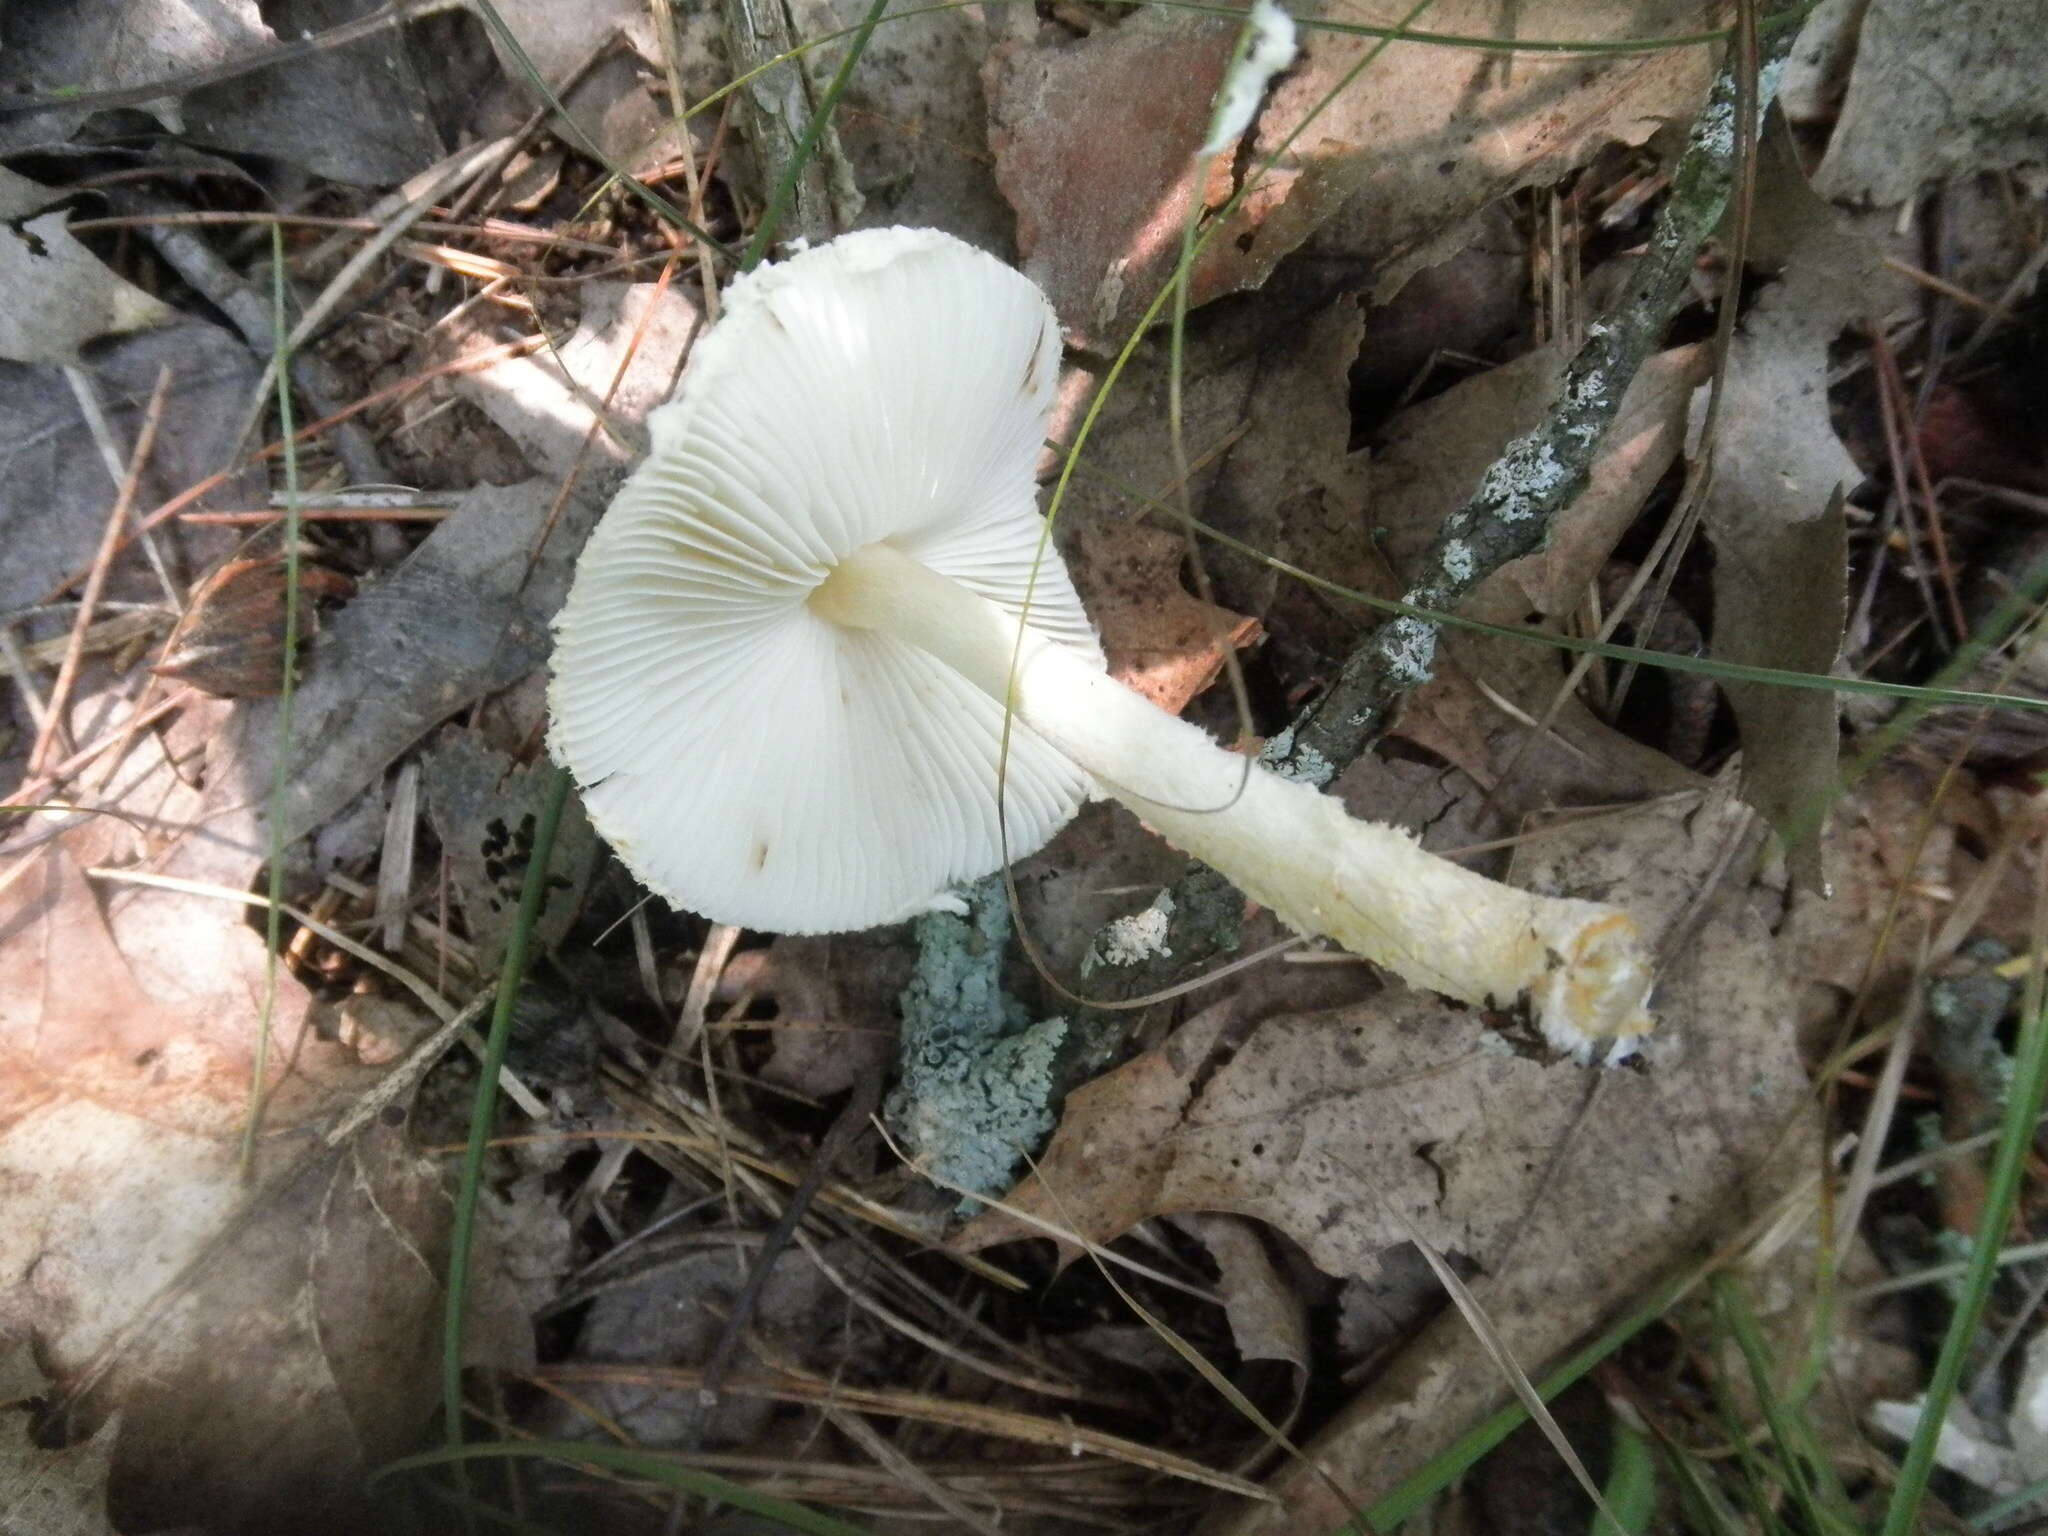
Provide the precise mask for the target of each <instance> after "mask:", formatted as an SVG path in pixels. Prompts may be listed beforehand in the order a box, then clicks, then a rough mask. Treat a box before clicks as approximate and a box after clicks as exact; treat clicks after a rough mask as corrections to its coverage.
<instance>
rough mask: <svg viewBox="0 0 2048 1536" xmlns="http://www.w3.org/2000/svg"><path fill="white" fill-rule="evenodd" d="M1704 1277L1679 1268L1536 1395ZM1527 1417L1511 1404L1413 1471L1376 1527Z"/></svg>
mask: <svg viewBox="0 0 2048 1536" xmlns="http://www.w3.org/2000/svg"><path fill="white" fill-rule="evenodd" d="M1702 1275H1703V1270H1702V1268H1701V1267H1699V1266H1694V1267H1691V1268H1688V1269H1683V1270H1680V1271H1679V1272H1678V1273H1676V1274H1675V1275H1673V1276H1671V1277H1670V1278H1669V1279H1667V1280H1666V1281H1665V1282H1664V1283H1663V1284H1661V1285H1659V1286H1657V1287H1656V1288H1655V1289H1653V1290H1652V1291H1651V1292H1650V1293H1649V1294H1648V1295H1647V1296H1645V1297H1644V1298H1643V1300H1641V1301H1640V1302H1638V1303H1637V1304H1636V1305H1635V1306H1634V1307H1633V1308H1631V1309H1630V1310H1629V1311H1628V1312H1627V1313H1625V1314H1624V1315H1623V1316H1622V1317H1621V1318H1620V1319H1618V1320H1617V1321H1616V1322H1615V1323H1614V1324H1613V1325H1612V1326H1611V1327H1609V1328H1608V1329H1607V1330H1606V1332H1604V1333H1602V1334H1601V1335H1600V1336H1599V1337H1598V1338H1596V1339H1594V1340H1593V1341H1592V1342H1591V1343H1590V1344H1588V1345H1586V1346H1585V1347H1584V1348H1583V1349H1581V1350H1579V1351H1578V1352H1577V1353H1576V1354H1574V1355H1571V1356H1570V1357H1568V1358H1567V1359H1566V1360H1565V1361H1564V1363H1563V1364H1561V1365H1559V1366H1558V1367H1557V1368H1556V1369H1555V1370H1553V1371H1551V1372H1550V1373H1549V1374H1548V1375H1546V1376H1544V1377H1542V1378H1541V1379H1540V1380H1538V1381H1537V1382H1536V1384H1535V1385H1536V1395H1537V1396H1538V1397H1540V1398H1542V1399H1543V1400H1544V1401H1545V1402H1549V1401H1550V1400H1551V1399H1552V1398H1554V1397H1556V1396H1557V1394H1558V1393H1560V1392H1562V1391H1563V1390H1564V1389H1565V1388H1566V1387H1568V1386H1570V1385H1571V1384H1572V1383H1573V1382H1575V1381H1577V1380H1579V1379H1580V1378H1581V1377H1582V1376H1584V1375H1585V1374H1586V1372H1588V1371H1590V1370H1592V1369H1593V1367H1594V1366H1596V1365H1598V1364H1599V1363H1600V1362H1601V1361H1602V1360H1605V1359H1606V1358H1607V1357H1608V1356H1609V1355H1611V1354H1613V1353H1614V1352H1615V1351H1616V1350H1617V1349H1619V1348H1621V1346H1622V1345H1624V1344H1626V1343H1627V1342H1628V1341H1629V1340H1630V1339H1632V1338H1634V1337H1635V1336H1636V1335H1637V1334H1638V1333H1640V1332H1642V1331H1643V1329H1645V1328H1647V1327H1649V1325H1650V1324H1652V1323H1654V1322H1655V1321H1656V1320H1657V1319H1658V1318H1660V1317H1662V1316H1663V1315H1664V1314H1665V1313H1666V1312H1667V1311H1669V1310H1670V1309H1671V1308H1672V1307H1673V1306H1674V1305H1675V1304H1676V1303H1677V1302H1678V1301H1679V1300H1680V1298H1682V1297H1683V1296H1685V1294H1686V1293H1687V1292H1689V1291H1690V1290H1692V1288H1693V1287H1694V1286H1696V1285H1698V1284H1699V1282H1700V1280H1701V1278H1702ZM1526 1417H1527V1415H1526V1414H1525V1413H1523V1411H1522V1405H1521V1404H1520V1403H1510V1404H1509V1405H1508V1406H1507V1407H1505V1408H1502V1409H1500V1410H1499V1411H1498V1412H1496V1413H1494V1414H1491V1415H1490V1416H1488V1417H1487V1418H1485V1419H1482V1420H1481V1421H1480V1422H1479V1423H1478V1424H1476V1425H1474V1426H1473V1427H1472V1428H1471V1429H1469V1430H1467V1431H1466V1432H1465V1433H1464V1434H1462V1435H1460V1436H1459V1437H1458V1438H1457V1439H1456V1440H1453V1441H1452V1442H1451V1443H1450V1444H1449V1445H1447V1446H1445V1447H1444V1448H1443V1449H1442V1450H1441V1451H1439V1452H1437V1454H1436V1455H1434V1456H1432V1457H1430V1459H1429V1460H1428V1461H1426V1462H1424V1463H1423V1464H1422V1465H1421V1466H1420V1467H1418V1468H1416V1470H1415V1471H1414V1472H1412V1473H1410V1474H1409V1475H1408V1477H1407V1478H1405V1479H1404V1480H1403V1481H1402V1483H1401V1485H1400V1486H1399V1487H1398V1488H1396V1489H1395V1490H1394V1491H1393V1492H1392V1493H1390V1494H1388V1495H1387V1496H1386V1497H1385V1498H1383V1499H1381V1500H1380V1501H1379V1502H1378V1503H1376V1504H1374V1505H1373V1506H1372V1507H1371V1508H1370V1509H1368V1510H1367V1511H1366V1515H1367V1516H1368V1517H1369V1518H1370V1519H1371V1521H1372V1525H1373V1529H1375V1530H1379V1531H1391V1530H1392V1529H1394V1527H1396V1526H1397V1525H1399V1524H1401V1522H1402V1521H1404V1520H1406V1519H1408V1518H1409V1517H1410V1516H1411V1515H1413V1514H1414V1513H1415V1512H1416V1511H1417V1510H1419V1509H1421V1508H1422V1506H1423V1505H1425V1504H1427V1503H1428V1502H1429V1501H1430V1500H1431V1499H1433V1498H1435V1497H1436V1496H1437V1494H1439V1493H1441V1492H1442V1491H1443V1490H1444V1489H1445V1488H1447V1487H1449V1486H1450V1484H1451V1482H1452V1481H1453V1480H1454V1479H1456V1478H1457V1477H1459V1476H1461V1475H1462V1474H1463V1473H1465V1472H1467V1471H1469V1470H1470V1469H1471V1468H1472V1467H1473V1466H1474V1465H1475V1464H1477V1462H1478V1461H1479V1459H1480V1458H1481V1457H1482V1456H1484V1455H1485V1454H1486V1453H1487V1452H1488V1451H1490V1450H1492V1449H1493V1448H1494V1447H1495V1446H1497V1445H1499V1444H1500V1443H1501V1441H1503V1440H1505V1439H1506V1438H1507V1437H1508V1435H1509V1434H1510V1433H1512V1432H1513V1431H1514V1430H1515V1429H1516V1428H1518V1427H1519V1426H1520V1425H1521V1423H1522V1421H1523V1420H1524V1419H1525V1418H1526Z"/></svg>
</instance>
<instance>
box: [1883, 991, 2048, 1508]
mask: <svg viewBox="0 0 2048 1536" xmlns="http://www.w3.org/2000/svg"><path fill="white" fill-rule="evenodd" d="M2032 991H2033V992H2034V994H2035V995H2034V996H2032V997H2030V998H2029V999H2028V1001H2029V1004H2030V1006H2029V1007H2028V1009H2027V1010H2026V1012H2025V1014H2024V1015H2023V1016H2022V1022H2021V1025H2020V1038H2019V1048H2018V1050H2017V1052H2016V1053H2015V1070H2014V1072H2013V1081H2012V1089H2011V1091H2010V1093H2009V1094H2008V1095H2007V1097H2006V1101H2005V1116H2004V1120H2003V1123H2002V1124H2001V1126H2000V1131H1999V1138H1998V1150H1997V1152H1996V1153H1995V1154H1994V1155H1993V1157H1992V1161H1991V1179H1990V1187H1989V1189H1988V1190H1987V1191H1986V1194H1985V1197H1984V1213H1983V1216H1982V1218H1981V1219H1980V1220H1979V1222H1978V1225H1977V1235H1976V1238H1975V1241H1974V1243H1973V1245H1972V1247H1971V1250H1970V1269H1969V1273H1968V1274H1967V1275H1966V1276H1965V1278H1964V1280H1963V1292H1962V1295H1961V1297H1960V1298H1959V1299H1958V1300H1957V1302H1956V1310H1955V1315H1954V1316H1953V1317H1951V1318H1950V1319H1949V1326H1948V1334H1947V1336H1946V1337H1945V1338H1943V1340H1942V1342H1941V1354H1940V1355H1939V1356H1938V1357H1937V1358H1936V1360H1935V1362H1934V1374H1933V1376H1932V1377H1931V1378H1930V1379H1929V1381H1928V1383H1927V1392H1926V1395H1925V1397H1924V1398H1923V1399H1922V1405H1921V1410H1920V1422H1919V1424H1918V1425H1917V1426H1916V1427H1915V1429H1914V1431H1913V1439H1912V1443H1911V1444H1910V1445H1908V1446H1907V1447H1906V1458H1905V1460H1904V1461H1902V1462H1901V1463H1900V1464H1899V1481H1898V1485H1897V1486H1896V1487H1895V1488H1894V1489H1893V1490H1892V1500H1891V1506H1890V1508H1888V1509H1887V1510H1886V1511H1885V1521H1884V1527H1883V1532H1882V1536H1908V1533H1909V1532H1911V1531H1913V1530H1915V1529H1916V1522H1917V1520H1918V1519H1919V1515H1920V1504H1921V1501H1922V1500H1923V1499H1925V1498H1926V1496H1927V1479H1928V1477H1929V1476H1930V1475H1931V1474H1932V1472H1933V1471H1934V1450H1935V1445H1936V1442H1937V1441H1938V1440H1939V1438H1940V1435H1941V1426H1942V1422H1943V1421H1944V1420H1945V1419H1946V1418H1947V1417H1948V1407H1949V1404H1950V1403H1951V1402H1952V1401H1953V1400H1954V1399H1955V1395H1956V1388H1957V1386H1958V1385H1959V1384H1960V1383H1961V1381H1962V1378H1963V1367H1964V1365H1965V1364H1966V1363H1967V1361H1968V1359H1969V1354H1970V1346H1971V1344H1972V1343H1973V1342H1974V1341H1975V1339H1976V1336H1977V1322H1978V1319H1979V1318H1981V1317H1982V1316H1983V1315H1984V1303H1985V1301H1986V1300H1987V1299H1988V1298H1989V1296H1990V1294H1991V1283H1992V1281H1993V1280H1994V1279H1995V1278H1996V1277H1997V1274H1998V1251H1999V1248H2000V1247H2001V1246H2002V1245H2003V1242H2004V1239H2005V1233H2006V1229H2007V1228H2008V1226H2009V1225H2010V1224H2011V1221H2012V1213H2013V1207H2014V1205H2015V1203H2016V1202H2017V1201H2018V1199H2019V1191H2020V1182H2021V1179H2022V1177H2023V1176H2024V1174H2025V1172H2026V1162H2027V1153H2028V1151H2029V1150H2030V1149H2031V1148H2032V1146H2033V1143H2034V1137H2033V1129H2034V1121H2035V1119H2036V1118H2037V1117H2038V1116H2039V1115H2040V1113H2041V1104H2042V1099H2043V1097H2044V1089H2048V1009H2044V1008H2043V1007H2042V1004H2041V998H2040V996H2039V992H2040V988H2039V985H2038V982H2037V984H2036V985H2035V987H2034V988H2033V989H2032Z"/></svg>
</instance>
